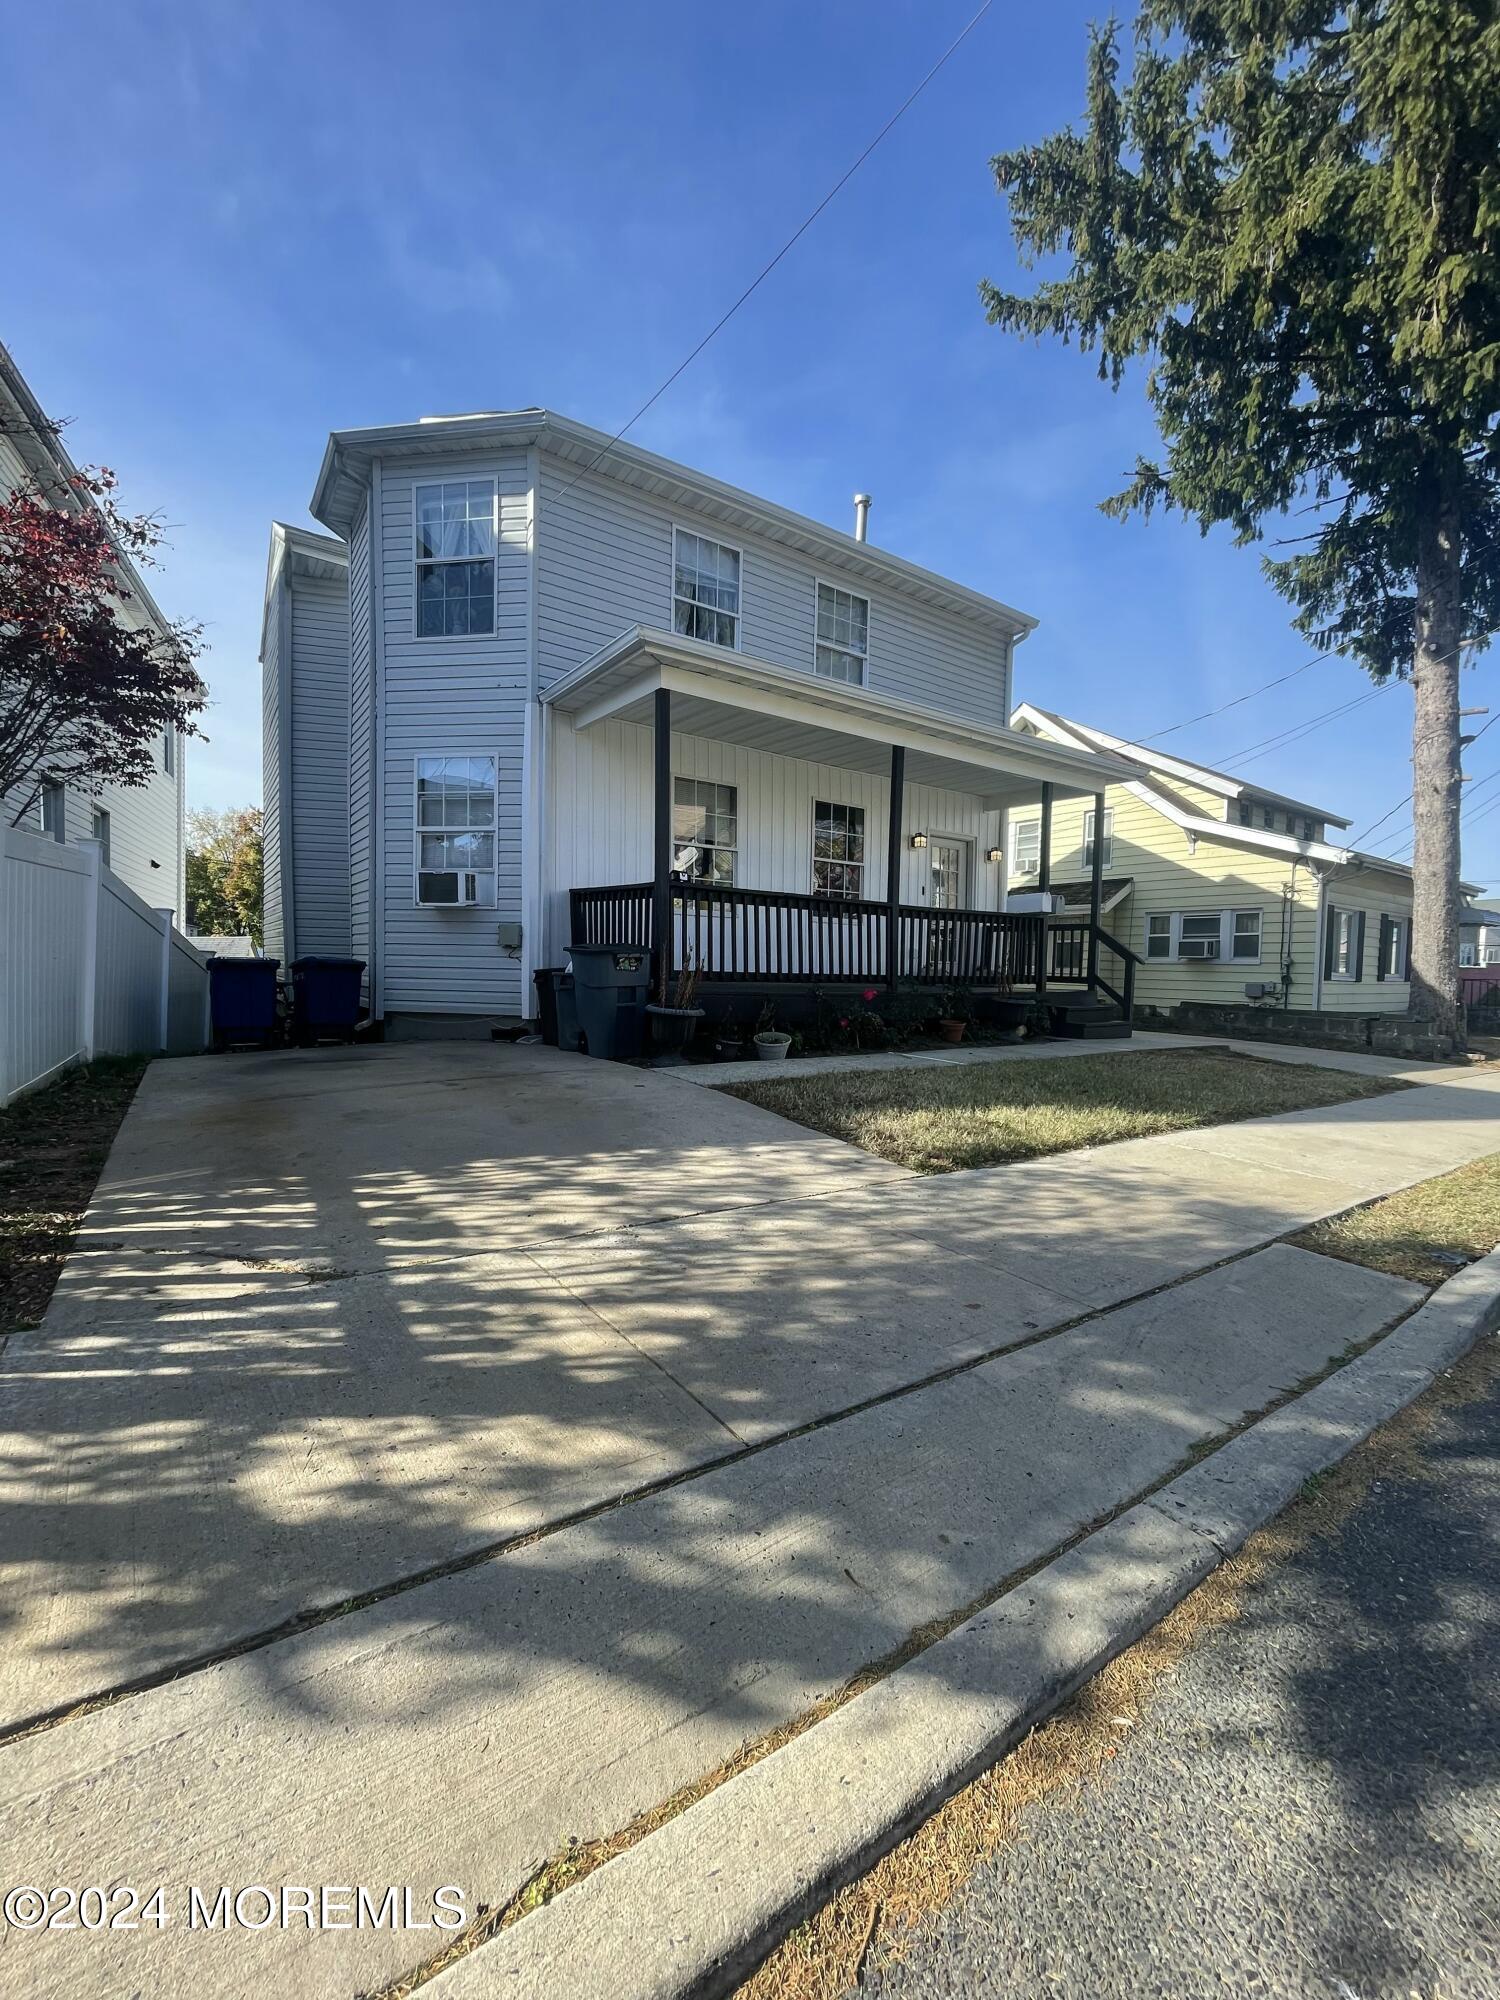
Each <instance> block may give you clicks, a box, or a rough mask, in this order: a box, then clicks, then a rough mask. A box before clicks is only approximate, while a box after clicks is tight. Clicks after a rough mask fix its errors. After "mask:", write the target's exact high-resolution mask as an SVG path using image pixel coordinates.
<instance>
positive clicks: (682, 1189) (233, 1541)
mask: <svg viewBox="0 0 1500 2000" xmlns="http://www.w3.org/2000/svg"><path fill="white" fill-rule="evenodd" d="M1495 1105H1496V1100H1495V1098H1494V1097H1493V1095H1492V1094H1491V1093H1490V1092H1489V1091H1481V1090H1473V1089H1466V1088H1451V1089H1441V1090H1439V1089H1437V1088H1434V1089H1433V1090H1431V1091H1421V1092H1407V1093H1400V1094H1397V1095H1394V1096H1392V1097H1389V1098H1383V1099H1377V1100H1372V1101H1368V1102H1365V1103H1362V1104H1356V1105H1352V1106H1346V1107H1341V1108H1340V1109H1338V1110H1335V1111H1331V1112H1313V1113H1303V1114H1298V1116H1297V1118H1296V1119H1295V1120H1286V1119H1279V1120H1270V1121H1264V1122H1261V1123H1257V1124H1253V1125H1245V1126H1235V1127H1230V1128H1224V1129H1222V1130H1219V1131H1208V1132H1202V1133H1196V1134H1190V1135H1187V1136H1186V1137H1185V1138H1180V1139H1165V1140H1145V1141H1137V1142H1134V1143H1132V1144H1130V1145H1126V1146H1119V1147H1111V1148H1108V1149H1104V1150H1101V1151H1099V1152H1096V1153H1092V1154H1090V1153H1081V1154H1073V1155H1067V1156H1063V1157H1060V1158H1058V1159H1055V1160H1051V1161H1043V1162H1035V1163H1030V1164H1026V1165H1022V1166H1018V1167H1013V1168H1001V1169H993V1170H988V1171H984V1172H980V1173H973V1174H958V1175H950V1176H946V1177H941V1178H937V1179H923V1178H919V1177H917V1176H913V1175H910V1174H908V1173H906V1172H905V1171H904V1170H903V1169H900V1168H897V1167H893V1166H890V1165H888V1164H886V1163H884V1162H882V1161H879V1160H876V1159H874V1158H872V1157H870V1156H869V1155H866V1154H864V1153H861V1152H859V1151H857V1150H856V1149H854V1148H852V1147H849V1146H846V1145H844V1144H842V1143H841V1142H839V1141H836V1140H832V1139H827V1138H824V1137H822V1136H821V1135H818V1134H816V1133H812V1132H809V1131H805V1130H803V1129H802V1128H800V1127H796V1126H792V1125H788V1124H786V1123H785V1122H784V1121H783V1120H781V1119H779V1118H775V1117H773V1116H771V1115H770V1114H768V1113H766V1112H763V1111H761V1110H759V1109H757V1108H756V1107H754V1106H751V1105H748V1104H744V1103H742V1102H740V1101H739V1100H737V1099H733V1098H728V1097H724V1096H721V1095H718V1094H712V1095H711V1094H709V1093H707V1092H705V1091H703V1090H702V1089H699V1088H694V1087H690V1086H689V1085H687V1084H686V1083H685V1082H683V1081H681V1080H679V1079H676V1078H674V1077H672V1076H671V1074H670V1073H666V1074H662V1073H650V1072H641V1071H637V1070H633V1069H629V1068H625V1067H621V1066H616V1065H612V1064H603V1063H591V1062H588V1061H586V1060H585V1059H583V1058H580V1057H570V1056H563V1055H559V1054H557V1053H556V1052H554V1051H551V1050H545V1049H540V1048H510V1047H507V1046H497V1045H489V1044H482V1045H476V1044H472V1043H429V1044H405V1045H400V1044H397V1045H390V1046H386V1047H370V1048H360V1049H354V1050H348V1051H345V1050H327V1051H319V1052H313V1053H286V1054H279V1055H271V1056H243V1057H233V1058H221V1059H218V1060H212V1061H210V1060H202V1061H194V1062H178V1063H158V1064H155V1065H153V1067H152V1068H151V1069H150V1071H149V1072H148V1073H147V1076H146V1079H145V1081H144V1083H143V1085H142V1087H141V1091H140V1094H139V1096H138V1098H137V1100H136V1103H135V1104H134V1106H133V1107H132V1109H131V1111H130V1114H129V1116H128V1118H127V1120H126V1123H125V1125H124V1127H123V1129H122V1131H121V1134H120V1137H119V1140H118V1142H117V1144H116V1146H115V1148H114V1151H113V1153H112V1155H111V1157H110V1160H109V1163H108V1166H107V1169H106V1172H105V1174H104V1177H103V1179H102V1180H101V1182H100V1185H99V1189H98V1192H97V1195H96V1198H95V1200H94V1203H93V1205H92V1207H91V1209H90V1212H89V1215H88V1217H87V1220H86V1224H85V1227H84V1229H83V1231H82V1234H81V1236H80V1239H79V1243H78V1247H77V1250H76V1251H75V1253H74V1255H73V1256H72V1258H71V1259H70V1260H69V1263H68V1265H67V1268H66V1270H65V1272H64V1274H63V1278H62V1282H61V1284H60V1285H59V1287H58V1291H57V1295H56V1297H55V1299H54V1301H53V1304H52V1307H51V1310H50V1311H49V1313H48V1315H47V1318H46V1321H45V1323H44V1325H43V1326H42V1327H41V1328H40V1329H39V1330H38V1331H37V1332H36V1333H34V1334H29V1335H22V1336H17V1337H16V1338H15V1339H13V1340H12V1342H11V1343H10V1347H9V1349H8V1351H7V1353H6V1355H5V1356H4V1359H3V1363H0V1369H3V1374H0V1384H3V1400H0V1505H3V1507H4V1509H5V1518H6V1522H7V1532H6V1534H5V1535H4V1537H3V1548H0V1585H3V1588H0V1606H3V1610H0V1726H4V1725H6V1724H13V1723H15V1722H16V1721H18V1720H21V1719H24V1718H26V1717H30V1716H34V1715H37V1714H41V1713H45V1712H49V1711H52V1710H55V1709H57V1708H58V1707H60V1706H63V1705H66V1704H68V1703H72V1702H75V1701H77V1700H79V1699H81V1698H84V1697H86V1696H89V1695H92V1694H94V1693H97V1692H99V1691H101V1690H105V1689H108V1688H111V1687H117V1686H120V1685H122V1684H124V1683H127V1682H130V1681H133V1680H135V1679H137V1678H138V1677H140V1676H143V1675H149V1674H153V1673H160V1672H163V1671H166V1670H168V1669H170V1668H172V1667H173V1666H174V1665H176V1664H178V1663H180V1662H182V1661H184V1660H188V1659H195V1658H199V1657H201V1656H202V1655H204V1654H206V1653H212V1652H214V1651H216V1650H219V1649H222V1648H223V1647H225V1646H227V1645H229V1644H231V1643H234V1642H236V1641H239V1640H242V1639H244V1638H247V1637H249V1636H251V1635H255V1634H260V1633H263V1632H266V1631H268V1630H271V1629H274V1628H277V1627H279V1626H281V1625H282V1624H283V1623H285V1622H286V1621H288V1620H290V1619H293V1618H295V1617H296V1616H298V1615H299V1614H302V1613H305V1612H308V1611H311V1610H316V1609H318V1608H319V1607H323V1606H327V1605H330V1604H340V1603H343V1602H344V1601H346V1600H347V1599H350V1598H352V1597H357V1596H359V1595H361V1594H363V1593H367V1592H370V1591H378V1590H382V1589H386V1588H388V1587H390V1586H391V1585H393V1584H397V1583H401V1582H405V1581H408V1580H411V1579H413V1578H417V1577H420V1576H422V1575H424V1574H427V1573H430V1572H432V1571H434V1570H438V1569H441V1568H442V1567H443V1566H445V1565H450V1564H452V1563H454V1562H458V1561H462V1560H464V1559H466V1558H472V1557H474V1556H475V1555H476V1554H477V1553H478V1552H481V1551H484V1550H488V1549H491V1548H493V1547H495V1546H496V1545H497V1544H506V1543H509V1542H511V1541H513V1540H514V1539H515V1538H517V1537H519V1536H523V1535H525V1534H527V1533H529V1532H531V1531H533V1530H535V1529H538V1528H541V1527H543V1526H546V1525H549V1524H554V1523H557V1522H559V1521H563V1520H566V1519H567V1518H569V1517H570V1516H573V1515H575V1514H578V1513H580V1512H584V1511H586V1510H588V1509H590V1508H594V1507H598V1506H599V1505H601V1504H603V1503H605V1502H608V1501H611V1500H614V1499H617V1498H618V1497H620V1496H621V1495H624V1494H628V1493H631V1492H634V1491H636V1490H638V1489H640V1488H643V1487H649V1486H652V1485H654V1484H657V1483H659V1482H660V1481H662V1480H664V1479H666V1478H668V1477H670V1476H671V1475H673V1474H675V1473H679V1472H682V1471H684V1470H686V1469H688V1468H691V1467H701V1466H703V1465H704V1464H706V1463H707V1462H710V1461H713V1460H717V1459H721V1458H728V1457H732V1456H734V1455H736V1454H738V1453H740V1452H742V1451H743V1450H744V1449H745V1448H746V1447H747V1446H751V1445H760V1444H764V1443H765V1442H766V1441H768V1440H770V1439H773V1438H776V1437H778V1436H781V1435H784V1434H786V1433H787V1432H790V1431H793V1430H795V1429H797V1428H798V1427H800V1426H802V1425H806V1424H808V1423H811V1422H815V1421H818V1420H821V1419H827V1418H830V1417H833V1416H836V1415H839V1414H841V1413H844V1412H848V1411H849V1410H851V1409H855V1408H858V1407H860V1406H862V1405H864V1404H866V1403H869V1402H870V1401H872V1400H874V1399H877V1398H879V1397H881V1396H884V1395H888V1394H891V1393H893V1392H894V1391H896V1390H898V1389H900V1388H902V1387H904V1386H906V1385H910V1384H912V1383H917V1382H921V1381H924V1380H927V1379H929V1378H931V1377H933V1376H935V1375H938V1374H941V1373H942V1372H943V1371H944V1370H946V1369H950V1368H952V1367H954V1366H957V1365H959V1364H962V1363H964V1362H968V1361H972V1360H973V1359H975V1358H976V1357H978V1356H981V1355H985V1354H991V1353H996V1352H999V1351H1001V1350H1003V1349H1005V1348H1007V1347H1010V1346H1013V1345H1016V1344H1018V1343H1022V1342H1026V1341H1029V1340H1031V1339H1034V1338H1035V1337H1037V1336H1038V1335H1040V1334H1042V1333H1043V1332H1045V1331H1046V1330H1048V1329H1050V1328H1056V1327H1059V1326H1062V1325H1065V1324H1067V1323H1069V1322H1071V1321H1074V1320H1076V1319H1078V1318H1080V1317H1081V1316H1082V1315H1085V1314H1088V1313H1090V1312H1097V1311H1099V1310H1100V1309H1101V1308H1104V1307H1108V1306H1109V1305H1111V1304H1113V1303H1115V1302H1117V1301H1119V1300H1122V1299H1126V1298H1130V1297H1133V1296H1136V1295H1138V1294H1141V1293H1143V1292H1146V1291H1148V1290H1149V1289H1150V1288H1152V1287H1153V1286H1156V1285H1159V1284H1162V1283H1165V1282H1168V1281H1171V1280H1173V1279H1176V1278H1180V1277H1181V1276H1183V1275H1184V1274H1186V1273H1188V1272H1191V1271H1195V1270H1199V1269H1201V1268H1203V1267H1204V1266H1206V1265H1209V1264H1211V1263H1213V1262H1215V1261H1216V1260H1217V1259H1219V1258H1222V1257H1224V1256H1227V1255H1230V1254H1233V1253H1235V1252H1237V1251H1243V1250H1245V1249H1247V1248H1250V1247H1252V1246H1254V1245H1255V1244H1257V1243H1261V1242H1265V1241H1266V1240H1268V1239H1269V1238H1271V1237H1273V1236H1275V1235H1277V1234H1279V1233H1281V1232H1282V1231H1284V1230H1286V1229H1288V1228H1290V1227H1293V1226H1295V1225H1296V1224H1297V1223H1299V1222H1301V1221H1303V1220H1307V1219H1310V1218H1311V1217H1312V1216H1314V1215H1318V1214H1322V1213H1326V1212H1327V1211H1329V1210H1331V1209H1335V1208H1339V1207H1343V1206H1346V1205H1347V1204H1348V1203H1349V1202H1350V1201H1353V1200H1357V1199H1360V1198H1361V1197H1362V1196H1364V1195H1365V1194H1367V1193H1370V1192H1374V1191H1377V1190H1378V1189H1379V1188H1381V1187H1384V1186H1387V1185H1394V1184H1399V1181H1400V1180H1401V1179H1403V1178H1404V1179H1412V1178H1417V1177H1419V1176H1420V1175H1421V1174H1423V1173H1430V1172H1435V1171H1437V1170H1438V1169H1439V1168H1440V1167H1441V1166H1442V1165H1445V1164H1450V1163H1453V1161H1454V1159H1455V1156H1456V1155H1458V1154H1461V1155H1462V1156H1464V1157H1472V1156H1473V1154H1475V1153H1478V1152H1482V1151H1485V1150H1488V1149H1489V1148H1490V1147H1491V1146H1492V1145H1493V1143H1494V1129H1493V1122H1492V1120H1493V1113H1494V1110H1495ZM1290 1124H1296V1125H1298V1126H1299V1127H1300V1130H1299V1131H1298V1132H1297V1134H1296V1136H1295V1143H1289V1137H1290V1135H1289V1134H1288V1131H1287V1127H1288V1125H1290Z"/></svg>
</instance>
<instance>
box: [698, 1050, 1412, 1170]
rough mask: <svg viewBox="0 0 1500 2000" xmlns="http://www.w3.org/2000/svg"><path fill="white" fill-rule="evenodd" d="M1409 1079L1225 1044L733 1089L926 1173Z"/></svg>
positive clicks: (1224, 1119)
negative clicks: (1234, 1051)
mask: <svg viewBox="0 0 1500 2000" xmlns="http://www.w3.org/2000/svg"><path fill="white" fill-rule="evenodd" d="M1404 1087H1405V1086H1402V1085H1399V1084H1393V1083H1392V1082H1391V1081H1389V1080H1387V1079H1386V1078H1384V1077H1370V1076H1356V1075H1354V1074H1352V1073H1351V1072H1350V1071H1347V1070H1336V1069H1316V1068H1314V1067H1313V1066H1312V1065H1311V1064H1303V1063H1278V1062H1262V1061H1260V1060H1259V1059H1257V1058H1256V1057H1253V1056H1239V1055H1231V1054H1229V1053H1227V1052H1225V1051H1222V1050H1218V1049H1181V1050H1176V1049H1174V1050H1168V1051H1157V1050H1149V1051H1148V1050H1141V1051H1140V1052H1139V1053H1135V1054H1131V1053H1111V1054H1108V1055H1097V1056H1064V1057H1059V1058H1057V1059H1055V1060H1048V1059H1046V1058H1043V1059H1041V1060H1039V1061H1035V1062H991V1063H966V1064H963V1065H962V1066H958V1065H955V1066H951V1067H950V1066H941V1067H940V1066H937V1065H934V1066H933V1067H932V1068H926V1067H918V1066H916V1065H914V1066H913V1067H912V1068H910V1069H904V1068H903V1069H882V1070H849V1071H844V1072H839V1071H824V1072H823V1073H821V1074H820V1075H816V1076H808V1077H778V1078H776V1079H775V1080H774V1081H772V1080H770V1079H768V1080H767V1081H766V1082H764V1083H761V1082H759V1081H757V1082H755V1083H736V1084H729V1085H726V1086H725V1088H726V1089H727V1091H728V1092H729V1094H730V1095H731V1096H733V1097H743V1098H745V1099H747V1100H748V1101H749V1102H750V1103H751V1104H760V1105H764V1106H765V1108H766V1109H767V1110H768V1111H778V1112H780V1114H781V1116H782V1117H783V1118H791V1119H793V1120H795V1121H796V1123H797V1124H799V1125H810V1126H811V1127H812V1128H813V1130H814V1131H816V1132H827V1133H829V1134H831V1135H832V1137H834V1138H835V1139H847V1140H849V1142H850V1143H851V1144H852V1145H855V1146H862V1147H863V1148H864V1149H865V1151H866V1152H867V1153H878V1154H879V1155H880V1157H881V1159H883V1160H894V1161H895V1163H896V1164H897V1166H902V1167H912V1168H914V1169H915V1170H916V1171H917V1172H918V1173H922V1174H950V1173H954V1172H957V1171H958V1170H959V1169H960V1168H964V1167H988V1166H994V1165H996V1164H997V1163H999V1162H1000V1161H1002V1160H1030V1159H1035V1158H1036V1157H1037V1156H1038V1155H1039V1154H1042V1153H1063V1152H1067V1151H1069V1150H1070V1149H1071V1148H1073V1147H1076V1146H1102V1145H1106V1144H1108V1143H1109V1142H1111V1141H1112V1140H1115V1139H1139V1138H1143V1137H1145V1136H1146V1135H1147V1134H1148V1133H1152V1132H1187V1131H1191V1130H1192V1129H1193V1127H1194V1126H1198V1125H1226V1124H1229V1123H1230V1122H1232V1121H1233V1120H1235V1119H1237V1118H1262V1117H1267V1116H1269V1115H1270V1114H1271V1113H1273V1112H1277V1111H1304V1110H1309V1109H1313V1108H1315V1107H1317V1106H1321V1105H1327V1104H1347V1103H1349V1102H1350V1101H1351V1100H1352V1099H1354V1098H1359V1097H1380V1096H1383V1095H1384V1094H1385V1093H1386V1092H1387V1091H1389V1090H1391V1089H1393V1088H1396V1089H1399V1088H1404Z"/></svg>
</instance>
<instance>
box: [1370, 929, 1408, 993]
mask: <svg viewBox="0 0 1500 2000" xmlns="http://www.w3.org/2000/svg"><path fill="white" fill-rule="evenodd" d="M1375 977H1376V978H1377V979H1404V978H1405V977H1406V921H1405V919H1404V918H1403V917H1385V916H1383V917H1382V918H1381V919H1380V963H1379V964H1378V965H1377V966H1376V968H1375Z"/></svg>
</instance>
